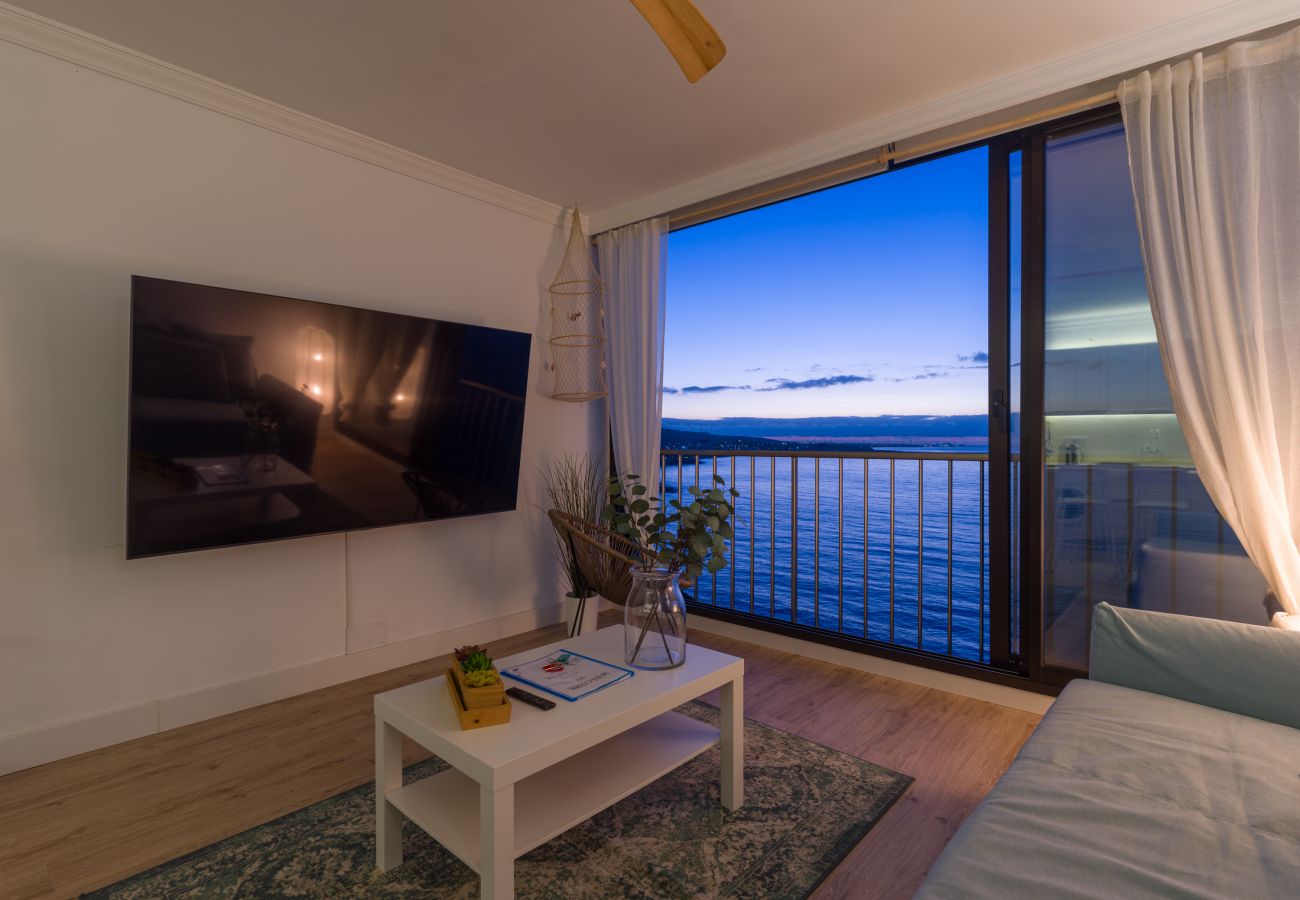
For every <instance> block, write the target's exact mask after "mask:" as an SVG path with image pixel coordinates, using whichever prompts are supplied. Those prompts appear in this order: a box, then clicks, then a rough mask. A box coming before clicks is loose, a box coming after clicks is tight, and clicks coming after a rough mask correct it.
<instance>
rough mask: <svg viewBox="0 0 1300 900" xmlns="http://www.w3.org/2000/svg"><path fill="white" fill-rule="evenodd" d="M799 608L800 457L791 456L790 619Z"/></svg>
mask: <svg viewBox="0 0 1300 900" xmlns="http://www.w3.org/2000/svg"><path fill="white" fill-rule="evenodd" d="M798 608H799V457H797V456H791V457H790V621H791V622H796V623H797V622H798V621H799V618H798V613H797V610H798Z"/></svg>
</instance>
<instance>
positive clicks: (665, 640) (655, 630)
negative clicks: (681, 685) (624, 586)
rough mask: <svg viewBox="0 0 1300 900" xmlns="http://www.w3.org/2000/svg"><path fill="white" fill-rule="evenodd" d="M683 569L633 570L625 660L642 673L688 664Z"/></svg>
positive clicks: (625, 627)
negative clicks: (681, 581)
mask: <svg viewBox="0 0 1300 900" xmlns="http://www.w3.org/2000/svg"><path fill="white" fill-rule="evenodd" d="M681 574H682V573H681V570H680V569H673V570H670V569H668V568H667V567H664V566H660V567H657V568H654V569H649V570H646V569H635V568H634V569H633V570H632V589H631V590H630V591H628V595H627V603H626V605H624V607H623V658H624V659H626V660H627V663H628V665H630V666H634V667H636V668H638V669H672V668H676V667H677V666H680V665H681V664H682V663H683V662H685V660H686V598H685V597H683V596H682V588H681V585H680V584H678V583H677V581H678V579H679V578H680V577H681Z"/></svg>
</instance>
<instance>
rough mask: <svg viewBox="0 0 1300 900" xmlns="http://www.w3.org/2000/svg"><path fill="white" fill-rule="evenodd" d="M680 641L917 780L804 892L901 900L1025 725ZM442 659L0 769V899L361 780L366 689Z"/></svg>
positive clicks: (415, 755) (964, 705)
mask: <svg viewBox="0 0 1300 900" xmlns="http://www.w3.org/2000/svg"><path fill="white" fill-rule="evenodd" d="M603 615H604V616H605V617H606V619H605V620H604V621H603V624H609V623H612V622H615V621H618V618H617V616H618V613H617V612H615V613H608V612H607V613H605V614H603ZM564 633H565V632H564V631H563V630H562V628H561V626H552V627H550V628H545V629H539V630H537V631H533V632H529V633H527V634H524V635H518V636H516V637H513V638H509V639H505V640H501V641H496V642H494V643H493V644H492V645H491V649H492V651H493V652H494V654H496V655H505V654H507V653H512V652H517V651H520V650H525V649H528V648H529V647H532V646H537V645H540V644H543V643H546V642H548V641H552V640H555V639H557V638H559V637H562V636H563V635H564ZM692 641H694V642H696V643H699V644H701V645H704V646H709V647H715V648H717V649H719V650H723V651H725V652H728V653H733V654H736V655H739V656H743V657H744V658H745V660H746V678H745V713H746V715H747V716H749V717H750V718H752V719H755V720H757V721H760V722H764V723H766V724H768V725H772V726H774V727H776V728H780V729H783V730H785V731H790V732H793V733H795V734H799V735H802V736H804V737H806V738H809V739H810V740H814V741H818V742H819V743H822V744H825V745H827V746H829V747H833V748H835V749H837V750H841V751H844V752H846V753H851V754H854V755H856V756H860V757H862V758H865V759H868V760H871V761H872V762H875V763H878V764H880V765H883V766H887V767H889V768H891V769H896V770H898V771H900V772H905V773H907V774H909V775H912V776H914V777H915V778H916V783H915V784H914V785H913V786H912V788H911V789H910V790H909V791H908V792H907V794H905V795H904V797H903V799H902V800H900V801H899V802H898V804H897V805H896V806H895V807H894V809H892V810H890V812H889V813H888V814H887V815H886V817H885V818H884V819H883V820H882V821H881V823H880V824H879V825H878V826H877V827H876V828H875V829H873V830H872V831H871V832H870V833H869V834H868V835H867V836H866V838H865V839H863V841H862V842H861V843H859V844H858V846H857V847H855V848H854V850H853V851H852V852H851V853H850V854H849V856H848V857H847V858H846V859H845V860H844V862H843V863H841V864H840V866H839V868H837V869H836V870H835V872H834V873H833V874H832V875H831V877H830V878H828V879H827V880H826V881H825V882H824V883H823V884H822V885H821V887H820V888H818V890H817V892H816V894H815V895H814V896H815V897H817V898H819V900H822V898H833V897H844V898H849V897H851V898H855V900H860V898H867V897H871V898H876V897H880V898H895V897H898V898H905V897H911V896H912V894H913V892H914V891H915V890H916V887H917V886H918V885H919V884H920V882H921V879H922V878H924V877H925V873H926V872H927V871H928V870H929V868H930V865H931V864H932V863H933V862H934V859H935V857H936V856H938V854H939V851H940V850H942V849H943V846H944V844H945V843H947V841H948V838H949V837H950V836H951V835H952V833H953V832H954V831H955V830H956V829H957V826H958V825H960V824H961V822H962V820H963V819H964V818H965V817H966V815H967V814H968V813H969V812H970V810H971V809H972V808H973V807H974V806H975V804H976V803H978V802H979V800H980V798H981V797H983V796H984V794H985V793H986V792H987V791H988V790H989V788H990V787H992V785H993V783H994V782H995V781H996V780H997V778H998V777H999V776H1000V775H1001V774H1002V772H1003V770H1004V769H1005V768H1006V767H1007V766H1008V765H1009V764H1010V763H1011V759H1012V758H1013V757H1014V755H1015V753H1016V751H1017V750H1018V749H1019V748H1020V745H1021V744H1022V743H1023V742H1024V740H1025V738H1027V737H1028V736H1029V733H1030V732H1031V731H1032V730H1033V728H1034V726H1035V725H1036V724H1037V722H1038V716H1036V715H1033V714H1031V713H1027V712H1021V711H1019V710H1013V709H1008V708H1006V707H1002V706H996V705H994V704H991V703H985V702H982V701H978V700H971V699H968V698H965V697H959V696H956V695H954V694H948V693H944V692H942V691H937V690H934V689H932V688H925V687H920V686H918V685H914V684H908V683H906V682H901V681H896V680H894V679H890V678H885V677H882V676H878V675H870V674H866V673H863V672H857V671H853V670H851V669H845V668H842V667H839V666H834V665H830V664H828V663H822V662H817V661H814V660H809V659H804V658H802V657H798V656H791V655H790V654H787V653H782V652H780V651H776V650H770V649H766V648H763V647H757V646H754V645H752V644H747V643H744V642H741V641H736V640H731V639H727V638H723V637H718V636H715V635H709V634H704V633H701V632H695V633H694V634H693V635H692ZM448 662H449V657H441V658H438V659H434V660H429V661H427V662H422V663H416V664H414V665H410V666H406V667H403V668H401V669H395V670H393V671H391V672H384V673H380V674H378V675H373V676H370V677H367V678H361V679H358V680H356V681H351V682H347V683H345V684H341V685H337V686H335V687H331V688H325V689H323V690H319V691H314V692H312V693H310V694H304V695H302V696H299V697H293V698H290V699H288V700H282V701H279V702H277V703H273V704H268V705H266V706H261V707H257V708H255V709H250V710H245V711H243V712H238V713H234V714H231V715H228V716H223V717H221V718H219V719H213V720H210V721H207V722H201V723H198V724H196V725H190V726H187V727H184V728H178V729H175V730H172V731H168V732H164V733H162V734H158V735H152V736H150V737H146V738H140V739H138V740H134V741H130V742H127V743H124V744H119V745H117V746H114V747H109V748H106V749H104V750H98V751H95V752H92V753H86V754H83V755H81V756H77V757H73V758H71V759H66V760H61V761H58V762H54V763H50V764H48V765H44V766H39V767H37V768H35V769H28V770H26V771H23V772H17V773H14V774H12V775H7V776H4V777H2V778H0V834H3V835H5V836H6V840H5V841H4V843H3V845H0V896H5V897H24V898H26V897H47V896H55V897H67V896H75V895H76V894H78V893H80V892H82V891H86V890H91V889H94V888H97V887H101V886H103V885H105V884H109V883H112V882H114V881H117V880H119V879H121V878H124V877H126V876H128V875H131V874H133V873H135V872H139V871H142V870H144V869H147V868H150V867H152V866H155V865H157V864H159V863H162V862H165V861H167V860H169V859H174V858H175V857H178V856H181V855H183V854H185V853H189V852H191V851H193V850H196V849H198V848H200V847H204V846H207V845H208V844H211V843H213V842H214V841H218V840H220V839H222V838H224V837H227V836H229V835H232V834H237V833H239V832H241V831H243V830H245V829H247V828H251V827H253V826H255V825H258V824H260V823H262V822H266V821H269V820H270V819H273V818H276V817H277V816H281V815H283V814H285V813H288V812H291V811H293V810H296V809H300V808H302V807H304V806H308V805H310V804H312V803H315V802H317V801H318V800H322V799H325V798H326V797H330V796H332V795H334V794H337V793H339V792H341V791H345V790H347V789H349V788H352V787H355V786H356V785H358V784H363V783H365V782H366V781H369V780H370V779H371V778H372V777H373V774H374V773H373V736H374V728H373V722H372V718H371V711H372V707H371V697H372V695H374V694H375V693H377V692H380V691H385V690H388V689H390V688H394V687H397V686H399V685H402V684H408V683H410V682H413V681H418V680H421V679H424V678H429V677H432V676H433V675H435V674H438V673H440V672H441V671H443V670H444V669H445V668H446V666H447V665H448ZM709 699H711V700H713V701H714V702H716V698H709ZM267 747H275V748H277V752H275V753H266V752H265V748H267ZM406 750H407V753H406V762H407V763H408V764H409V763H411V762H415V761H416V760H417V759H420V758H422V756H423V755H424V754H423V753H422V752H418V748H416V747H415V746H414V745H412V744H410V743H409V742H408V743H407V746H406ZM286 760H293V761H294V764H293V765H285V761H286Z"/></svg>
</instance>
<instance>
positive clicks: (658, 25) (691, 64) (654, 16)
mask: <svg viewBox="0 0 1300 900" xmlns="http://www.w3.org/2000/svg"><path fill="white" fill-rule="evenodd" d="M632 5H633V6H635V7H636V8H637V11H638V12H640V13H641V15H642V16H644V17H645V20H646V21H647V22H649V23H650V27H651V28H653V29H654V30H655V33H656V34H658V35H659V39H660V40H661V41H663V42H664V46H665V47H667V48H668V52H669V53H671V54H672V55H673V59H675V60H677V65H679V66H681V67H682V74H684V75H685V76H686V80H687V81H689V82H690V83H691V84H694V83H695V82H697V81H699V80H700V79H701V78H703V77H704V76H705V75H707V74H708V73H709V70H710V69H712V68H713V67H714V66H716V65H717V64H718V63H720V62H721V61H722V57H724V56H726V55H727V45H726V44H724V43H722V38H720V37H718V33H717V32H716V31H714V30H713V26H712V25H710V24H709V23H708V20H706V19H705V18H704V16H702V15H700V11H699V10H698V9H696V8H695V5H694V4H692V3H691V2H690V0H632Z"/></svg>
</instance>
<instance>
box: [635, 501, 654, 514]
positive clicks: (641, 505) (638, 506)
mask: <svg viewBox="0 0 1300 900" xmlns="http://www.w3.org/2000/svg"><path fill="white" fill-rule="evenodd" d="M649 508H650V504H649V503H647V502H646V501H644V500H633V501H632V512H634V513H643V512H645V511H646V510H648V509H649Z"/></svg>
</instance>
